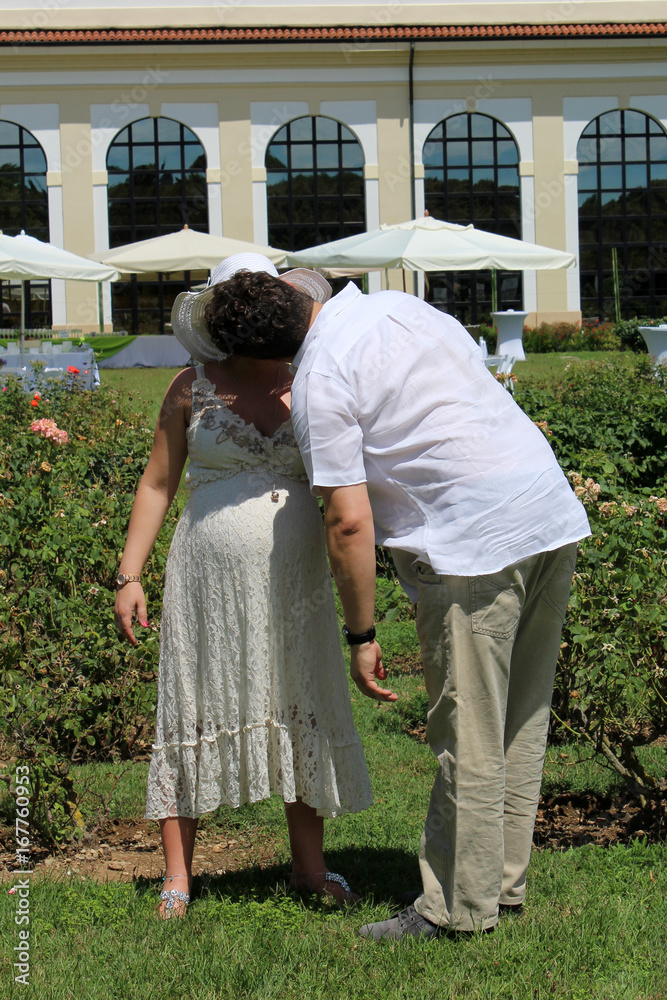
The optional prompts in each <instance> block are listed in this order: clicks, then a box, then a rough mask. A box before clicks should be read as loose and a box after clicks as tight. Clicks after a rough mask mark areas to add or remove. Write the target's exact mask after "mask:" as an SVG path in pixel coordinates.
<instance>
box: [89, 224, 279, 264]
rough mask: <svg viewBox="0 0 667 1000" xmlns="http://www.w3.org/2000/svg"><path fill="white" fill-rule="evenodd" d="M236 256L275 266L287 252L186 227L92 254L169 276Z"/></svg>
mask: <svg viewBox="0 0 667 1000" xmlns="http://www.w3.org/2000/svg"><path fill="white" fill-rule="evenodd" d="M236 253H261V254H264V256H265V257H268V258H269V260H270V261H272V262H273V263H274V264H276V265H278V266H279V265H280V264H284V263H285V257H286V253H285V251H284V250H276V249H274V248H273V247H264V246H258V245H257V244H255V243H246V242H245V241H244V240H232V239H229V238H228V237H226V236H211V235H210V233H200V232H198V231H197V230H196V229H189V228H188V226H184V227H183V229H181V230H179V231H178V232H177V233H167V235H166V236H155V237H154V238H153V239H150V240H141V241H140V242H138V243H126V244H125V245H124V246H122V247H114V248H113V249H112V250H104V251H103V252H102V253H97V254H92V255H91V259H92V260H98V261H102V262H103V263H105V264H110V265H112V266H113V267H115V268H117V269H118V270H119V271H123V272H125V273H130V274H154V273H156V272H157V273H168V272H170V271H199V270H205V271H209V270H212V269H213V268H215V267H217V266H218V264H219V263H220V261H221V260H224V259H225V257H231V256H232V255H233V254H236Z"/></svg>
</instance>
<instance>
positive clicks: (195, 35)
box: [0, 21, 667, 45]
mask: <svg viewBox="0 0 667 1000" xmlns="http://www.w3.org/2000/svg"><path fill="white" fill-rule="evenodd" d="M665 36H667V21H663V22H627V23H622V24H621V23H613V24H612V23H591V24H471V25H460V24H455V25H402V26H400V25H386V26H370V27H367V26H345V27H284V28H270V27H250V28H242V27H238V28H225V27H210V28H168V27H167V28H141V29H138V28H107V29H102V28H100V29H71V30H40V29H30V28H26V29H17V30H10V31H0V45H3V44H4V45H109V44H112V45H131V44H146V43H149V44H150V43H163V44H164V43H167V44H169V43H176V42H179V43H183V42H189V43H195V44H196V43H207V44H211V43H213V44H221V43H222V44H233V43H246V44H247V43H249V42H250V43H252V42H262V43H266V42H277V43H279V42H341V41H365V42H374V41H378V42H380V41H412V40H415V41H425V42H437V41H478V40H491V41H503V40H515V39H527V40H533V39H535V40H540V39H554V38H555V39H558V38H567V39H579V38H581V39H583V38H660V37H662V38H664V37H665Z"/></svg>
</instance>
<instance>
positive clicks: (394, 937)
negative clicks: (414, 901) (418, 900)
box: [359, 906, 444, 941]
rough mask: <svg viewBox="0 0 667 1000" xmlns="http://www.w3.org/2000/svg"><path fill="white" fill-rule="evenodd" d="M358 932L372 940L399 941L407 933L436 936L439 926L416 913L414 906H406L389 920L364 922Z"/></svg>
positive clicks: (407, 934)
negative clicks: (405, 908)
mask: <svg viewBox="0 0 667 1000" xmlns="http://www.w3.org/2000/svg"><path fill="white" fill-rule="evenodd" d="M442 930H444V928H442ZM359 933H360V934H361V936H362V937H365V938H371V939H372V940H373V941H400V939H401V938H403V937H407V936H409V935H410V936H412V937H423V938H433V937H438V936H439V935H440V933H441V928H440V927H438V925H437V924H432V923H431V921H430V920H427V919H426V917H422V915H421V914H420V913H417V911H416V910H415V908H414V906H408V908H407V910H401V912H400V913H397V914H396V916H395V917H392V918H391V919H390V920H378V922H377V923H375V924H364V926H363V927H361V928H360V929H359Z"/></svg>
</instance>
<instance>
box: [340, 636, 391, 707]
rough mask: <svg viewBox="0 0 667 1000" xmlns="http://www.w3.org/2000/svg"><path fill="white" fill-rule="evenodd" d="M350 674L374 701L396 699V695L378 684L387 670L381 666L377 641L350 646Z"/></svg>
mask: <svg viewBox="0 0 667 1000" xmlns="http://www.w3.org/2000/svg"><path fill="white" fill-rule="evenodd" d="M350 675H351V677H352V680H353V681H354V683H355V684H356V685H357V687H358V688H359V690H360V691H361V693H362V694H365V695H366V696H367V697H368V698H375V700H376V701H396V700H397V699H398V695H397V694H394V693H393V691H388V690H386V689H385V688H381V687H379V686H378V683H377V680H376V678H378V680H381V681H383V680H384V679H385V677H386V676H387V671H386V670H385V669H384V667H383V666H382V650H381V649H380V646H379V645H378V643H377V642H365V643H363V645H361V646H351V647H350Z"/></svg>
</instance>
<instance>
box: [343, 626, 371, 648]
mask: <svg viewBox="0 0 667 1000" xmlns="http://www.w3.org/2000/svg"><path fill="white" fill-rule="evenodd" d="M343 635H344V637H345V641H346V642H347V644H348V646H361V645H363V643H365V642H373V641H374V640H375V625H372V626H371V627H370V628H369V629H368V631H367V632H350V630H349V628H348V627H347V625H344V626H343Z"/></svg>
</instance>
